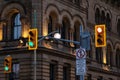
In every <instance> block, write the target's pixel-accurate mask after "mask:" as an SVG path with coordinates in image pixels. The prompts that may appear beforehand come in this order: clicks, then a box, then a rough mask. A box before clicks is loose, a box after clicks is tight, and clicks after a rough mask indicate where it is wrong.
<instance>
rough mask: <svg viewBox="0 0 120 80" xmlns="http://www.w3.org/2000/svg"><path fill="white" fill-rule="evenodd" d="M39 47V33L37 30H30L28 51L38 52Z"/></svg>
mask: <svg viewBox="0 0 120 80" xmlns="http://www.w3.org/2000/svg"><path fill="white" fill-rule="evenodd" d="M37 46H38V31H37V29H30V30H29V36H28V49H29V50H36V49H37Z"/></svg>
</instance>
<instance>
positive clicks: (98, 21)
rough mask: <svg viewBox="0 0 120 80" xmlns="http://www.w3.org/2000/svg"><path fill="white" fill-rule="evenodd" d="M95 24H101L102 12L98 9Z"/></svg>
mask: <svg viewBox="0 0 120 80" xmlns="http://www.w3.org/2000/svg"><path fill="white" fill-rule="evenodd" d="M95 23H96V24H99V23H100V10H99V9H98V8H97V9H96V11H95Z"/></svg>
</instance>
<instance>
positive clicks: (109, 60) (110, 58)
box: [106, 44, 113, 66]
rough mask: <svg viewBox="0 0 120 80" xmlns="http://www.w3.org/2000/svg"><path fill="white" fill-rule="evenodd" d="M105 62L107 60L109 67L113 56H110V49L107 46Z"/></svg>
mask: <svg viewBox="0 0 120 80" xmlns="http://www.w3.org/2000/svg"><path fill="white" fill-rule="evenodd" d="M106 60H107V65H110V66H111V65H112V60H113V55H112V48H111V46H110V45H109V44H108V45H107V53H106Z"/></svg>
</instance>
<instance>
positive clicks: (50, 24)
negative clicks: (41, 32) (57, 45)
mask: <svg viewBox="0 0 120 80" xmlns="http://www.w3.org/2000/svg"><path fill="white" fill-rule="evenodd" d="M50 32H52V17H51V16H49V22H48V33H50Z"/></svg>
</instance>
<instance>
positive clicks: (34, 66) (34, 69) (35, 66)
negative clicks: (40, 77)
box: [34, 50, 36, 80]
mask: <svg viewBox="0 0 120 80" xmlns="http://www.w3.org/2000/svg"><path fill="white" fill-rule="evenodd" d="M34 80H36V50H34Z"/></svg>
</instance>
